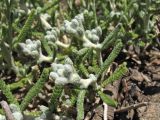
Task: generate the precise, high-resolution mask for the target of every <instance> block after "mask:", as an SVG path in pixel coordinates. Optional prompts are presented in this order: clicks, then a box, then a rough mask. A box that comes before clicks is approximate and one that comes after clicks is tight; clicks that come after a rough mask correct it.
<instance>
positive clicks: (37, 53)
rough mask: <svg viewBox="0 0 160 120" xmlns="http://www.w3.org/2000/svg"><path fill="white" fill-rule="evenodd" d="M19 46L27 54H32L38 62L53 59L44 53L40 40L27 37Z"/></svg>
mask: <svg viewBox="0 0 160 120" xmlns="http://www.w3.org/2000/svg"><path fill="white" fill-rule="evenodd" d="M19 46H20V48H21V49H22V52H23V53H24V54H25V55H26V56H31V57H32V58H34V59H36V60H37V62H38V63H41V62H43V61H46V62H50V61H52V57H47V56H44V55H43V54H42V50H41V42H40V41H39V40H36V41H32V40H30V39H27V40H26V43H19Z"/></svg>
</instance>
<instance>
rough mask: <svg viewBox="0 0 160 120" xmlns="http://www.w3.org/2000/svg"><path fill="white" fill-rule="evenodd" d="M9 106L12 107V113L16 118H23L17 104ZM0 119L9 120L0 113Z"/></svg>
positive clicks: (19, 119)
mask: <svg viewBox="0 0 160 120" xmlns="http://www.w3.org/2000/svg"><path fill="white" fill-rule="evenodd" d="M9 107H10V109H11V112H12V115H13V117H14V118H15V120H23V115H22V113H21V111H20V108H19V107H18V106H16V105H15V104H10V105H9ZM0 120H7V119H6V117H5V116H4V115H1V114H0Z"/></svg>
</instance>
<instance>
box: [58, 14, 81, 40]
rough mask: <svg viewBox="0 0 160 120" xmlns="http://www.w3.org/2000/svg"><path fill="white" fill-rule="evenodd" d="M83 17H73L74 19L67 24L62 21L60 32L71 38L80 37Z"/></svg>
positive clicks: (66, 21)
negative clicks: (69, 35)
mask: <svg viewBox="0 0 160 120" xmlns="http://www.w3.org/2000/svg"><path fill="white" fill-rule="evenodd" d="M83 22H84V16H83V14H79V15H77V16H75V18H74V19H72V20H71V22H69V21H68V20H65V21H64V24H63V26H62V27H61V30H62V31H63V32H65V33H67V34H71V35H73V36H78V37H81V36H82V35H83V34H84V29H83V24H82V23H83Z"/></svg>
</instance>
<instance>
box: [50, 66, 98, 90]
mask: <svg viewBox="0 0 160 120" xmlns="http://www.w3.org/2000/svg"><path fill="white" fill-rule="evenodd" d="M51 67H52V70H53V71H52V72H51V73H50V78H51V79H53V80H55V84H58V85H65V84H68V83H71V84H78V85H80V87H81V88H87V87H88V86H89V85H90V84H91V83H93V82H95V81H96V80H97V78H96V77H95V76H94V75H93V74H90V75H89V78H88V79H82V78H81V77H80V76H79V75H78V74H77V72H76V71H75V69H74V67H73V66H72V65H71V64H64V65H63V64H57V63H53V64H52V65H51Z"/></svg>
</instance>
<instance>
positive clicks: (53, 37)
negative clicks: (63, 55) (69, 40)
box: [45, 27, 60, 42]
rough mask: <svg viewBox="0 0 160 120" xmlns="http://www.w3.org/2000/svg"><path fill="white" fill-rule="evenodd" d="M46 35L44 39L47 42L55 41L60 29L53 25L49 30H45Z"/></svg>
mask: <svg viewBox="0 0 160 120" xmlns="http://www.w3.org/2000/svg"><path fill="white" fill-rule="evenodd" d="M46 33H47V35H45V40H47V41H48V42H56V41H57V40H58V38H59V35H60V31H59V29H58V28H56V27H54V28H52V29H51V30H50V31H47V32H46Z"/></svg>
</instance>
